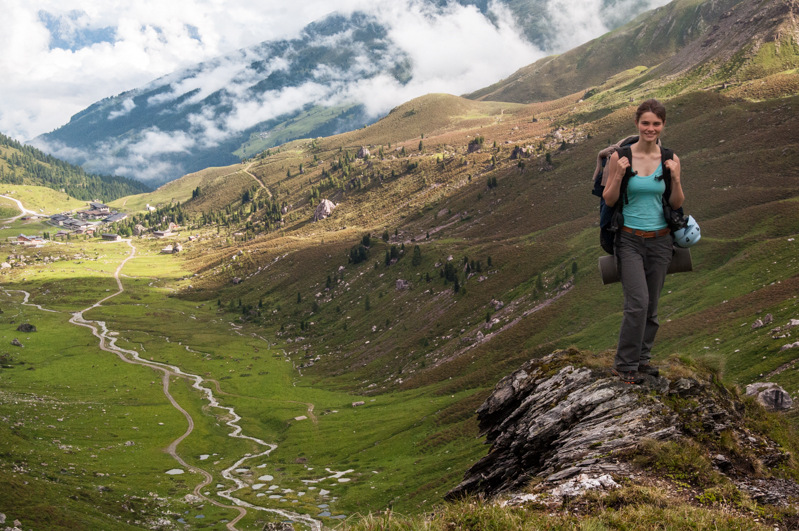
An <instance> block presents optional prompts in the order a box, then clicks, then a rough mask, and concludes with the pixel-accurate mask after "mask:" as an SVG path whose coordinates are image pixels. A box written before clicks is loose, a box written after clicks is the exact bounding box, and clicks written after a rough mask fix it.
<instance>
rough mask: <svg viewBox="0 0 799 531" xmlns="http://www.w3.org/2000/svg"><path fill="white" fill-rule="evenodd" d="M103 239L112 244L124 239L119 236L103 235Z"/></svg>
mask: <svg viewBox="0 0 799 531" xmlns="http://www.w3.org/2000/svg"><path fill="white" fill-rule="evenodd" d="M103 239H104V240H109V241H112V242H118V241H120V240H121V239H122V236H120V235H119V234H103Z"/></svg>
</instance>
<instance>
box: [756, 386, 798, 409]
mask: <svg viewBox="0 0 799 531" xmlns="http://www.w3.org/2000/svg"><path fill="white" fill-rule="evenodd" d="M746 396H753V397H755V400H757V401H758V403H759V404H761V405H762V406H763V407H765V408H766V409H769V410H771V411H785V410H786V409H791V407H792V406H793V400H792V399H791V395H789V394H788V393H787V392H786V391H785V389H783V388H782V387H780V386H779V385H777V384H775V383H772V382H756V383H753V384H749V385H747V386H746Z"/></svg>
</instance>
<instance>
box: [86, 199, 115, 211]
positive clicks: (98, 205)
mask: <svg viewBox="0 0 799 531" xmlns="http://www.w3.org/2000/svg"><path fill="white" fill-rule="evenodd" d="M89 206H90V207H91V210H96V211H98V212H105V213H106V214H108V213H109V212H111V207H109V206H107V205H104V204H102V203H96V202H94V201H92V202H91V203H89Z"/></svg>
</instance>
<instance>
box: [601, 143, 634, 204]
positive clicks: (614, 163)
mask: <svg viewBox="0 0 799 531" xmlns="http://www.w3.org/2000/svg"><path fill="white" fill-rule="evenodd" d="M608 164H609V167H608V182H607V184H606V185H605V191H604V192H602V199H604V200H605V204H606V205H608V206H610V207H612V206H613V205H615V204H616V201H618V200H619V193H620V191H621V190H620V188H621V181H622V179H623V178H624V174H625V173H627V168H629V167H630V161H629V160H627V157H621V158H619V153H618V151H617V152H616V153H614V154H613V155H611V156H610V160H609V161H608Z"/></svg>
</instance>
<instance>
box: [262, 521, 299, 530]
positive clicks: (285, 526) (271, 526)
mask: <svg viewBox="0 0 799 531" xmlns="http://www.w3.org/2000/svg"><path fill="white" fill-rule="evenodd" d="M263 531H294V524H292V523H291V522H270V523H268V524H266V525H265V526H264V529H263Z"/></svg>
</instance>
